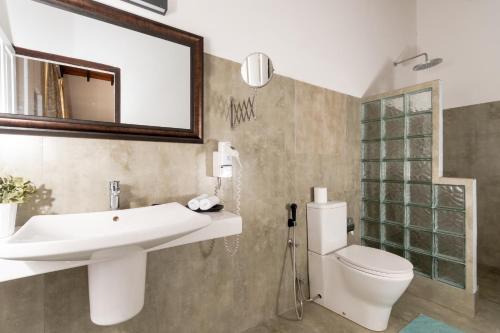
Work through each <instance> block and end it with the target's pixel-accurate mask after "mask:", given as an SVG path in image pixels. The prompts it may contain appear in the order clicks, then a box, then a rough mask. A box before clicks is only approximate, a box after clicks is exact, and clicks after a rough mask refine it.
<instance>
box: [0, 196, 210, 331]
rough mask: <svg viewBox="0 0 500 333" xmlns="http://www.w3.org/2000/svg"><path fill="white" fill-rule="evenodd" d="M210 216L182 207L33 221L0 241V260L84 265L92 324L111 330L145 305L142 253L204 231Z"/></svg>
mask: <svg viewBox="0 0 500 333" xmlns="http://www.w3.org/2000/svg"><path fill="white" fill-rule="evenodd" d="M211 222H212V219H211V218H210V216H209V215H203V214H198V213H195V212H193V211H191V210H189V209H187V208H185V207H184V206H182V205H181V204H178V203H168V204H164V205H158V206H152V207H143V208H133V209H124V210H119V211H105V212H97V213H84V214H67V215H41V216H34V217H32V218H31V219H30V220H29V221H28V222H27V223H26V224H25V225H24V226H22V227H21V228H20V229H19V230H18V231H17V232H16V233H15V234H14V235H13V236H11V237H9V238H7V239H5V240H2V241H1V242H0V258H3V259H9V260H21V261H88V274H89V298H90V314H91V319H92V321H93V322H94V323H96V324H98V325H113V324H117V323H120V322H123V321H125V320H128V319H130V318H132V317H133V316H135V315H136V314H137V313H139V312H140V311H141V309H142V307H143V305H144V289H145V282H146V258H147V251H148V250H151V249H153V248H161V245H163V244H165V243H168V242H172V241H174V240H176V239H178V238H180V237H183V236H185V235H188V234H190V233H193V232H195V231H197V230H200V229H202V228H205V227H207V226H208V225H210V224H211Z"/></svg>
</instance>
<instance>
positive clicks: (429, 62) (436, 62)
mask: <svg viewBox="0 0 500 333" xmlns="http://www.w3.org/2000/svg"><path fill="white" fill-rule="evenodd" d="M421 56H425V62H424V63H422V64H418V65H415V66H414V67H413V70H414V71H421V70H424V69H427V68H431V67H434V66H436V65H439V64H440V63H442V62H443V59H442V58H434V59H431V60H429V56H428V55H427V53H420V54H418V55H416V56H414V57H411V58H407V59H403V60H401V61H397V62H394V66H397V65H399V64H402V63H404V62H407V61H410V60H413V59H415V58H418V57H421Z"/></svg>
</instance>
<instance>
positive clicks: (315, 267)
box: [309, 245, 413, 331]
mask: <svg viewBox="0 0 500 333" xmlns="http://www.w3.org/2000/svg"><path fill="white" fill-rule="evenodd" d="M309 279H310V290H311V295H313V296H314V295H317V294H320V295H321V299H318V300H317V301H316V302H317V303H318V304H320V305H322V306H324V307H326V308H328V309H330V310H332V311H334V312H336V313H338V314H340V315H342V316H344V317H346V318H348V319H350V320H352V321H354V322H356V323H357V324H359V325H361V326H364V327H366V328H368V329H371V330H373V331H384V330H385V329H386V328H387V324H388V322H389V316H390V314H391V310H392V306H393V305H394V303H395V302H396V301H397V300H398V299H399V297H400V296H401V295H402V294H403V292H404V291H405V290H406V288H407V287H408V285H409V284H410V282H411V280H412V279H413V265H412V264H411V263H410V262H409V261H408V260H406V259H404V258H401V257H399V256H397V255H394V254H392V253H389V252H385V251H382V250H378V249H373V248H369V247H362V246H359V245H351V246H348V247H344V248H342V249H340V250H338V251H336V252H333V253H331V254H325V255H320V254H317V253H315V252H312V251H309Z"/></svg>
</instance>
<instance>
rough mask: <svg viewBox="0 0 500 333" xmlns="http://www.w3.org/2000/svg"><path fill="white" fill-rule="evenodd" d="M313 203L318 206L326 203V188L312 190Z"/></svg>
mask: <svg viewBox="0 0 500 333" xmlns="http://www.w3.org/2000/svg"><path fill="white" fill-rule="evenodd" d="M314 202H315V203H319V204H323V203H327V202H328V191H327V189H326V187H315V188H314Z"/></svg>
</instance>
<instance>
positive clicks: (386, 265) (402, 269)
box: [335, 245, 413, 274]
mask: <svg viewBox="0 0 500 333" xmlns="http://www.w3.org/2000/svg"><path fill="white" fill-rule="evenodd" d="M335 254H336V255H337V256H338V257H339V258H341V259H342V260H344V261H345V262H347V263H349V264H351V265H353V266H356V267H360V268H364V269H367V270H370V271H374V272H380V273H385V274H402V273H408V272H410V271H412V270H413V265H412V264H411V263H410V262H409V261H408V260H406V259H404V258H401V257H400V256H397V255H395V254H393V253H390V252H385V251H382V250H379V249H374V248H371V247H365V246H359V245H351V246H348V247H345V248H343V249H342V250H340V251H337V252H335Z"/></svg>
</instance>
